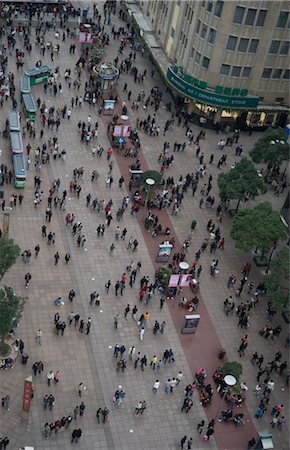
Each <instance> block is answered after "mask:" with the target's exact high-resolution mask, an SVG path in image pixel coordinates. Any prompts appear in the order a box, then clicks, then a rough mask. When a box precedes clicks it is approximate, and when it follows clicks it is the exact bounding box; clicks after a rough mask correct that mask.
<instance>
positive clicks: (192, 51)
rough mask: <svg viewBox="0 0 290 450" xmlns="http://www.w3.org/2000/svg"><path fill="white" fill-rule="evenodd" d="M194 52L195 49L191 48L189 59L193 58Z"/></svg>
mask: <svg viewBox="0 0 290 450" xmlns="http://www.w3.org/2000/svg"><path fill="white" fill-rule="evenodd" d="M194 52H195V49H194V48H193V47H191V55H190V57H191V58H192V59H193V58H194Z"/></svg>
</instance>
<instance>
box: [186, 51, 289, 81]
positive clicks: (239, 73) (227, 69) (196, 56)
mask: <svg viewBox="0 0 290 450" xmlns="http://www.w3.org/2000/svg"><path fill="white" fill-rule="evenodd" d="M191 58H192V59H193V61H194V62H195V63H196V64H198V65H201V67H203V68H204V69H208V68H209V65H210V58H208V57H207V56H202V54H201V53H200V52H198V51H196V50H195V49H194V48H193V47H192V49H191ZM251 71H252V67H250V66H244V67H242V66H231V65H230V64H225V63H223V64H222V65H221V68H220V74H221V75H230V76H232V77H242V78H249V77H250V76H251ZM289 74H290V70H289V69H282V68H268V67H266V68H264V69H263V72H262V75H261V78H274V79H281V78H282V79H284V80H289Z"/></svg>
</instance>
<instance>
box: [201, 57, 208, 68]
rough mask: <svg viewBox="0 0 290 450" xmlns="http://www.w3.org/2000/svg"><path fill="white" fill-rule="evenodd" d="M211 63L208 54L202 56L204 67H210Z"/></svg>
mask: <svg viewBox="0 0 290 450" xmlns="http://www.w3.org/2000/svg"><path fill="white" fill-rule="evenodd" d="M209 63H210V59H209V58H207V57H206V56H204V57H203V58H202V64H201V65H202V67H204V68H205V69H208V66H209Z"/></svg>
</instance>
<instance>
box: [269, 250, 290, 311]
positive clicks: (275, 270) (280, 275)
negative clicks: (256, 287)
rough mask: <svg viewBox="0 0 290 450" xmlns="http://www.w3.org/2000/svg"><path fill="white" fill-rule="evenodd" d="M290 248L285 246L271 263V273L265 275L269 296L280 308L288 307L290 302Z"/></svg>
mask: <svg viewBox="0 0 290 450" xmlns="http://www.w3.org/2000/svg"><path fill="white" fill-rule="evenodd" d="M289 261H290V249H289V247H284V248H283V249H282V250H281V251H280V252H278V253H277V255H276V256H275V258H274V259H273V260H272V261H271V263H270V270H271V273H270V274H269V275H267V276H265V279H264V282H265V286H266V288H267V298H268V300H270V301H271V303H273V305H275V306H276V307H277V308H279V309H287V305H288V303H289V276H290V273H289V272H290V271H289V268H290V267H289Z"/></svg>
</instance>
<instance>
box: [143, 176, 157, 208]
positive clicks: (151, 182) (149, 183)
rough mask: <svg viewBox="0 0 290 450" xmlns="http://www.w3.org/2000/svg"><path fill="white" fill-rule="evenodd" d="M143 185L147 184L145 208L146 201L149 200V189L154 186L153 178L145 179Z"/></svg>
mask: <svg viewBox="0 0 290 450" xmlns="http://www.w3.org/2000/svg"><path fill="white" fill-rule="evenodd" d="M145 183H146V184H147V194H146V201H145V206H147V205H148V200H149V193H150V188H151V187H152V186H154V184H155V180H153V178H146V180H145Z"/></svg>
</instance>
